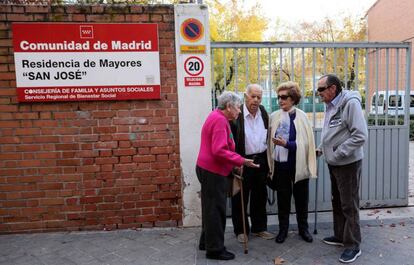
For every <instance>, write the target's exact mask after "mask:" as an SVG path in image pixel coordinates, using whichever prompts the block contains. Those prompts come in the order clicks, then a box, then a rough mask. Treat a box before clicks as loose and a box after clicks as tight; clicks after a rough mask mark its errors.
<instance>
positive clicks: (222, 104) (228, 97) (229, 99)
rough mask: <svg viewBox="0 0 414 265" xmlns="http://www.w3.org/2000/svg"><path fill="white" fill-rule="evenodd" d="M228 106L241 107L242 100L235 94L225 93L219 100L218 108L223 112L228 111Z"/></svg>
mask: <svg viewBox="0 0 414 265" xmlns="http://www.w3.org/2000/svg"><path fill="white" fill-rule="evenodd" d="M227 104H230V105H232V106H236V105H240V104H241V99H240V97H239V96H238V95H237V94H236V93H234V92H231V91H224V92H223V93H222V94H221V95H220V96H218V98H217V107H218V108H219V109H221V110H224V109H226V107H227Z"/></svg>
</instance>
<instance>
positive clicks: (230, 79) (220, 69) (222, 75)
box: [211, 42, 414, 213]
mask: <svg viewBox="0 0 414 265" xmlns="http://www.w3.org/2000/svg"><path fill="white" fill-rule="evenodd" d="M211 48H212V49H211V61H212V75H211V76H212V84H213V88H212V94H213V97H212V98H213V106H215V98H216V96H217V94H219V93H221V92H222V91H224V90H231V91H235V92H236V93H239V94H240V95H242V93H243V92H244V91H245V88H246V86H247V85H248V84H249V83H258V84H260V85H262V87H263V88H264V95H263V101H262V104H263V105H264V106H265V107H266V109H267V110H268V111H269V112H273V111H274V110H276V109H278V105H277V100H276V97H277V95H276V92H275V91H274V90H273V89H274V88H276V87H277V85H278V84H279V83H281V82H284V81H288V80H292V81H295V82H298V83H299V86H300V88H301V90H302V96H304V98H303V100H302V101H301V102H300V103H299V105H298V107H299V108H301V109H302V110H304V111H305V112H307V114H308V117H309V119H310V121H311V122H312V124H313V127H314V133H315V140H316V143H317V144H319V142H320V134H321V126H322V124H323V110H324V105H323V104H322V103H321V102H320V101H319V97H318V96H317V92H316V88H317V81H318V78H319V77H320V76H322V75H324V74H326V73H335V74H336V75H338V76H339V77H340V79H341V80H342V81H343V87H344V89H349V90H359V92H360V93H361V95H362V107H363V110H364V111H365V116H366V119H367V122H368V130H369V139H368V142H367V143H366V144H365V146H364V151H365V158H364V160H363V174H362V179H361V185H360V186H361V188H360V195H361V207H363V208H373V207H378V206H402V205H407V204H408V147H409V145H408V141H409V127H410V126H409V125H410V110H412V113H414V93H411V94H413V95H412V96H411V95H410V87H409V86H410V85H409V84H410V70H411V69H410V67H411V45H410V43H319V42H260V43H254V42H213V43H211ZM408 95H410V96H408ZM412 99H413V100H412ZM318 168H319V170H318V172H319V176H318V179H319V180H318V182H317V183H318V190H319V192H318V194H319V195H318V200H317V203H318V209H320V210H329V209H331V190H330V179H329V172H328V168H327V166H326V164H325V163H324V161H323V160H322V159H319V161H318ZM315 188H316V181H311V184H310V207H309V209H310V210H311V209H312V208H314V207H315V203H314V202H315ZM268 210H269V212H271V213H274V212H276V207H274V206H272V207H268Z"/></svg>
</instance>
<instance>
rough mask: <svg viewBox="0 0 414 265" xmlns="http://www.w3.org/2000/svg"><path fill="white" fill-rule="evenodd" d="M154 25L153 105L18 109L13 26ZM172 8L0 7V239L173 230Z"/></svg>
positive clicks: (176, 174) (177, 175)
mask: <svg viewBox="0 0 414 265" xmlns="http://www.w3.org/2000/svg"><path fill="white" fill-rule="evenodd" d="M46 21H47V22H101V23H130V22H132V23H141V22H143V23H145V22H151V23H158V28H159V38H160V39H159V43H160V63H161V66H160V67H161V100H143V101H104V102H100V101H93V102H60V103H30V104H27V103H25V104H22V103H18V102H17V97H16V82H15V73H14V58H13V47H12V32H11V23H12V22H46ZM177 105H178V104H177V88H176V69H175V48H174V9H173V6H166V5H163V6H140V5H132V6H105V5H92V6H23V5H0V233H10V232H23V231H54V230H83V229H116V228H133V227H136V228H139V227H154V226H177V225H181V222H182V205H183V203H182V195H181V194H182V192H181V190H182V187H181V170H180V161H179V142H178V139H179V135H178V114H177V113H178V111H177Z"/></svg>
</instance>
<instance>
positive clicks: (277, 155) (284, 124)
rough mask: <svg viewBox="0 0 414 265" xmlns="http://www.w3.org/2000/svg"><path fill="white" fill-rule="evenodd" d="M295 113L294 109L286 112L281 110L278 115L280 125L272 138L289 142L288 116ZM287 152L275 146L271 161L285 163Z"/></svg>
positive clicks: (283, 148) (284, 148) (281, 147)
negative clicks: (279, 138)
mask: <svg viewBox="0 0 414 265" xmlns="http://www.w3.org/2000/svg"><path fill="white" fill-rule="evenodd" d="M294 111H295V107H292V108H291V109H290V110H288V111H284V110H282V113H281V114H280V123H279V126H278V127H277V129H276V132H275V135H274V137H275V138H277V137H281V138H283V139H284V140H285V141H289V131H290V116H289V114H291V113H292V112H294ZM288 154H289V150H288V149H287V148H286V147H284V146H280V145H275V150H274V152H273V159H274V160H275V161H278V162H287V159H288Z"/></svg>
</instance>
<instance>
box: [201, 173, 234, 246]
mask: <svg viewBox="0 0 414 265" xmlns="http://www.w3.org/2000/svg"><path fill="white" fill-rule="evenodd" d="M196 173H197V178H198V180H199V181H200V183H201V223H202V224H201V227H202V228H201V236H200V245H203V244H204V245H205V247H206V250H207V251H208V252H213V251H221V250H223V249H224V230H225V228H226V202H227V192H228V190H229V184H230V182H229V178H228V177H225V176H221V175H218V174H215V173H212V172H210V171H208V170H205V169H202V168H200V167H198V166H197V167H196Z"/></svg>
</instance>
